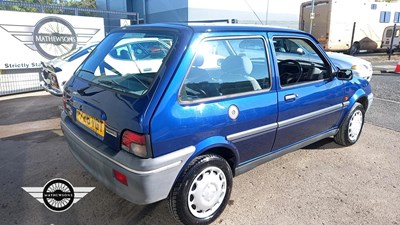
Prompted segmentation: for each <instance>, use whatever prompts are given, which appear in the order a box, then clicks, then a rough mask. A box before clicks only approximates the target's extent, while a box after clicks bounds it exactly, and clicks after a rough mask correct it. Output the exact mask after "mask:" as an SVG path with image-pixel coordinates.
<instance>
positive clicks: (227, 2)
mask: <svg viewBox="0 0 400 225" xmlns="http://www.w3.org/2000/svg"><path fill="white" fill-rule="evenodd" d="M305 1H307V0H192V1H190V7H193V8H202V9H203V11H201V10H198V11H197V12H193V14H195V13H197V14H198V15H195V16H194V17H195V18H197V17H199V18H201V17H202V16H203V15H204V13H208V16H209V17H213V16H211V15H217V17H221V18H222V17H227V18H236V19H239V21H257V20H258V19H257V17H256V16H255V15H254V13H253V12H252V11H254V12H255V13H256V14H257V16H258V17H259V18H260V20H261V21H262V22H263V23H264V24H265V21H266V20H267V16H266V12H267V6H268V24H269V25H278V26H279V25H281V24H271V22H272V21H280V22H282V21H291V22H292V23H293V25H291V27H297V25H298V19H299V12H300V5H301V3H303V2H305ZM216 9H218V12H212V11H213V10H216ZM224 9H225V10H226V11H224V12H223V11H221V10H224ZM207 10H208V11H207ZM229 12H231V13H230V14H229ZM232 13H234V14H232ZM286 26H287V25H286Z"/></svg>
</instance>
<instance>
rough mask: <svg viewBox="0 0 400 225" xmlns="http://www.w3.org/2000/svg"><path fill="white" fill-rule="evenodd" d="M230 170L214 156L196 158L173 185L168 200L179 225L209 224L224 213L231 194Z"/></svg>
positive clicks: (222, 161)
mask: <svg viewBox="0 0 400 225" xmlns="http://www.w3.org/2000/svg"><path fill="white" fill-rule="evenodd" d="M232 177H233V176H232V170H231V167H230V166H229V164H228V163H227V161H226V160H225V159H223V158H221V157H220V156H218V155H213V154H208V155H202V156H198V157H196V158H195V159H194V160H193V161H192V162H191V163H190V164H189V165H188V167H187V169H186V170H185V171H184V172H183V174H181V176H180V177H179V178H178V180H177V181H176V182H175V185H174V187H173V188H172V191H171V193H170V195H169V197H168V206H169V209H170V211H171V212H172V214H173V215H174V217H175V218H176V219H177V220H179V221H180V222H182V223H183V224H209V223H211V222H213V221H214V220H215V219H217V218H218V216H219V215H220V214H221V213H222V212H223V211H224V209H225V207H226V205H227V203H228V201H229V198H230V195H231V190H232V179H233V178H232Z"/></svg>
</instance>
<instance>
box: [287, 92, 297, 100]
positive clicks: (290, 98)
mask: <svg viewBox="0 0 400 225" xmlns="http://www.w3.org/2000/svg"><path fill="white" fill-rule="evenodd" d="M297 97H299V95H298V94H290V95H285V101H292V100H295V99H296V98H297Z"/></svg>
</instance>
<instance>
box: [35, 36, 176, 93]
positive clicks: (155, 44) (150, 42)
mask: <svg viewBox="0 0 400 225" xmlns="http://www.w3.org/2000/svg"><path fill="white" fill-rule="evenodd" d="M96 46H97V43H96V44H91V45H88V46H85V47H82V48H80V49H77V50H76V51H74V52H73V53H71V54H69V55H66V56H64V57H61V58H56V59H54V60H51V61H50V62H48V63H46V64H45V63H43V69H42V73H41V75H42V82H41V84H42V86H43V87H44V88H45V89H46V90H47V91H48V92H50V93H52V94H53V95H56V96H62V93H63V91H64V84H65V82H66V81H67V80H68V79H69V78H71V76H72V75H73V73H74V72H75V70H76V69H77V68H78V67H79V65H80V64H81V63H82V62H83V61H84V60H85V59H86V57H87V56H88V55H89V53H90V52H91V51H92V50H93V49H94V48H95V47H96ZM169 47H170V46H168V43H166V42H163V41H159V40H157V39H146V40H143V39H138V38H126V39H124V41H121V42H120V43H118V45H116V46H115V47H114V49H113V50H112V51H111V52H110V54H109V55H107V58H106V59H105V60H104V64H103V65H102V67H99V68H98V69H97V71H96V72H95V73H96V74H100V73H102V74H105V75H115V73H116V71H118V73H119V74H120V75H122V76H125V74H127V73H132V70H134V72H135V73H151V72H154V71H155V70H157V69H158V68H159V67H160V65H161V63H162V59H163V57H165V55H166V54H167V52H168V49H169Z"/></svg>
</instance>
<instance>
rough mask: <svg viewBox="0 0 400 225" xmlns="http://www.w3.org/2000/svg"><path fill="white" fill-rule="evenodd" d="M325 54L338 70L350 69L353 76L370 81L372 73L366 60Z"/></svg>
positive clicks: (339, 54)
mask: <svg viewBox="0 0 400 225" xmlns="http://www.w3.org/2000/svg"><path fill="white" fill-rule="evenodd" d="M326 54H327V55H328V56H329V58H331V59H332V62H333V63H334V64H335V65H336V66H337V67H338V68H340V69H346V70H348V69H351V70H352V71H353V74H354V75H356V76H359V77H362V78H364V79H366V80H368V81H371V78H372V74H373V72H374V71H373V68H372V64H371V63H370V62H368V61H367V60H365V59H362V58H359V57H355V56H351V55H346V54H343V53H337V52H327V53H326Z"/></svg>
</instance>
